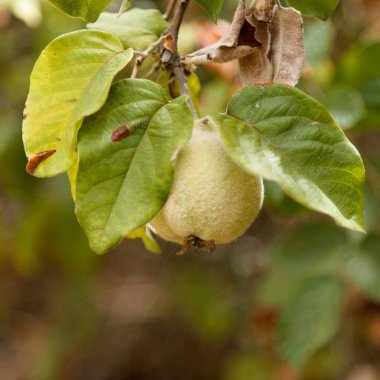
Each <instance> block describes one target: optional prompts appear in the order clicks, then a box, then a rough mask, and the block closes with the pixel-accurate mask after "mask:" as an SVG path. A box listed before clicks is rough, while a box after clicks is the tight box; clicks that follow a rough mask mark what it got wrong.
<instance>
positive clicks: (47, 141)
mask: <svg viewBox="0 0 380 380" xmlns="http://www.w3.org/2000/svg"><path fill="white" fill-rule="evenodd" d="M132 56H133V52H132V50H131V49H129V50H124V48H123V47H122V45H121V42H120V41H119V40H118V39H117V38H115V37H113V36H111V35H109V34H107V33H104V32H101V31H89V30H82V31H78V32H73V33H69V34H66V35H64V36H62V37H59V38H57V39H56V40H54V41H53V42H51V43H50V44H49V45H48V47H47V48H46V49H45V50H44V51H43V52H42V53H41V56H40V57H39V59H38V61H37V63H36V65H35V67H34V69H33V72H32V75H31V81H30V91H29V95H28V99H27V101H26V109H25V115H24V117H25V120H24V123H23V139H24V146H25V151H26V154H27V156H28V157H29V158H30V157H33V156H35V155H37V154H39V153H40V152H45V151H55V153H54V154H53V155H51V156H50V157H48V158H47V159H45V160H44V161H42V162H41V163H40V164H39V165H38V167H37V168H36V170H35V173H34V174H35V175H36V176H38V177H49V176H53V175H55V174H58V173H61V172H63V171H65V170H67V169H69V168H70V166H71V165H72V164H73V162H74V159H75V143H76V134H77V131H78V129H79V127H80V125H81V123H82V121H83V118H84V117H85V116H87V115H91V114H92V113H94V112H96V111H97V110H98V109H99V108H100V107H101V106H102V105H103V104H104V102H105V100H106V98H107V95H108V91H109V88H110V86H111V83H112V80H113V78H114V76H115V75H116V74H117V73H118V72H119V71H120V70H121V69H122V68H123V67H124V66H125V65H126V64H127V63H128V62H129V61H130V60H131V59H132Z"/></svg>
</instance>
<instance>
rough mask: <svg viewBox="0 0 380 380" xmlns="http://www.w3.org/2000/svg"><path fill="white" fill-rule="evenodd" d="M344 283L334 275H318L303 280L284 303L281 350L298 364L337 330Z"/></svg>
mask: <svg viewBox="0 0 380 380" xmlns="http://www.w3.org/2000/svg"><path fill="white" fill-rule="evenodd" d="M344 294H345V288H344V286H343V285H342V284H341V283H339V282H337V281H336V280H334V279H333V278H331V277H318V278H315V279H312V280H310V281H308V282H306V283H305V284H304V287H303V289H301V290H300V291H299V292H298V293H297V294H295V296H294V297H293V298H292V299H291V300H290V301H289V303H288V304H287V305H286V306H285V307H284V309H283V310H282V311H281V314H280V320H279V323H278V330H277V335H278V340H279V351H280V354H281V355H282V357H283V358H284V359H285V360H287V361H288V362H290V363H291V364H292V365H294V366H297V367H303V366H304V365H305V364H306V361H307V360H308V359H309V358H310V357H311V355H313V354H314V353H315V351H316V350H318V349H320V348H322V347H323V346H324V345H325V344H327V343H328V342H329V341H330V340H331V339H332V338H333V337H334V335H335V334H336V332H337V330H338V327H339V321H340V313H341V306H342V301H343V298H344Z"/></svg>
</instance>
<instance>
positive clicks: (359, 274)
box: [345, 235, 380, 302]
mask: <svg viewBox="0 0 380 380" xmlns="http://www.w3.org/2000/svg"><path fill="white" fill-rule="evenodd" d="M379 252H380V236H379V235H369V236H368V237H367V238H366V239H365V240H364V241H363V243H362V245H361V247H360V248H359V249H358V250H357V252H355V253H354V254H353V255H352V257H351V259H350V260H349V261H347V263H346V265H345V273H346V275H347V276H348V277H349V279H350V280H351V281H352V282H353V283H354V284H355V285H356V286H357V287H358V288H359V289H361V290H362V292H363V293H364V294H365V295H366V296H368V297H369V298H371V299H373V300H374V301H375V302H380V254H379Z"/></svg>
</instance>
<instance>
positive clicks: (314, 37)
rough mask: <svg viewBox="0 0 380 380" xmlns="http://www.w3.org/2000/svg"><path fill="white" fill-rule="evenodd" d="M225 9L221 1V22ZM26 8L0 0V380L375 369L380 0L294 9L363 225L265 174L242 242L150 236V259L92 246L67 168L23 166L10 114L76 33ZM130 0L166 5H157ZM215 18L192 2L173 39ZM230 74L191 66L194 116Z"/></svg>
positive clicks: (223, 96) (378, 338) (315, 375)
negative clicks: (42, 58)
mask: <svg viewBox="0 0 380 380" xmlns="http://www.w3.org/2000/svg"><path fill="white" fill-rule="evenodd" d="M18 1H19V3H20V4H21V3H22V1H21V0H18ZM26 3H28V1H26ZM236 3H237V2H236V1H226V2H225V5H224V8H223V9H222V17H224V18H226V19H230V18H231V14H232V12H233V9H234V7H235V5H236ZM295 3H296V1H294V4H295ZM24 4H25V3H24ZM28 4H29V6H30V4H35V6H36V7H37V8H36V9H35V10H34V11H33V12H32V11H30V12H29V13H28V14H29V16H30V15H32V16H33V17H34V18H30V17H29V19H28V14H26V16H25V13H24V14H21V13H20V12H16V11H15V10H14V9H13V13H12V12H10V11H9V10H8V8H4V7H1V6H0V74H1V75H0V128H1V139H0V210H1V211H0V271H1V277H0V321H1V324H0V337H1V340H0V342H1V343H0V373H1V376H0V377H1V378H2V379H5V380H16V379H25V380H60V379H70V380H76V379H95V380H97V379H99V380H111V379H116V380H123V379H164V378H165V379H168V378H169V379H171V378H176V379H192V380H194V379H196V380H198V379H199V380H203V379H222V380H248V379H257V380H261V379H263V380H264V379H265V380H271V379H275V380H298V379H305V380H319V379H320V380H328V379H331V380H340V379H347V380H359V379H360V380H362V379H364V380H370V379H372V378H376V377H375V376H377V377H379V376H380V369H379V362H378V357H379V354H380V306H379V302H380V151H379V147H380V118H379V116H380V104H379V99H380V87H379V84H380V66H379V62H380V48H379V46H380V26H379V22H378V20H379V16H380V4H379V3H378V1H375V0H373V1H371V0H357V1H354V0H345V1H344V2H341V4H340V5H339V6H338V8H337V10H336V11H335V13H334V14H333V17H332V18H331V19H330V20H329V21H326V22H323V21H317V20H314V19H311V18H306V19H305V30H306V44H307V64H306V67H305V70H304V74H303V78H302V81H301V83H300V85H299V87H300V88H302V89H303V90H304V91H306V92H307V93H309V94H310V95H312V96H314V97H315V98H317V99H319V100H320V101H322V102H324V103H325V105H326V106H327V107H328V108H329V109H330V111H331V112H332V114H333V115H334V117H335V118H336V120H337V121H338V123H340V125H341V126H342V127H343V128H345V129H346V132H347V134H348V136H349V138H350V139H351V141H353V143H354V144H355V145H356V146H357V147H358V149H359V151H360V153H361V154H362V156H363V157H364V161H365V166H366V170H367V184H366V226H367V231H368V234H367V235H366V236H365V235H362V234H357V233H353V232H348V231H345V230H342V229H340V228H338V227H336V226H335V225H334V224H333V222H331V221H330V220H329V219H328V218H326V217H324V216H322V215H319V214H317V213H314V212H311V211H308V210H306V209H304V208H303V207H302V206H300V205H298V204H295V203H294V202H293V201H292V200H290V199H289V198H288V197H287V196H286V195H285V194H284V193H283V192H282V191H281V190H280V189H279V188H278V186H277V185H275V184H273V183H271V182H268V183H267V184H266V202H265V203H266V204H265V208H264V210H263V211H262V213H261V216H260V218H259V219H258V220H257V221H256V222H255V224H254V225H253V226H252V227H251V229H250V230H249V231H248V233H247V235H246V236H245V237H243V238H241V239H240V240H238V241H237V242H236V243H233V244H230V245H228V246H224V247H218V249H217V250H216V252H214V253H211V254H210V253H207V252H199V253H198V254H197V253H195V252H189V253H188V254H186V256H184V257H180V258H178V257H176V256H175V254H174V252H175V249H176V247H175V246H173V245H170V244H167V243H164V242H160V244H161V247H162V251H163V253H162V255H154V254H151V253H149V252H147V251H146V250H145V248H144V247H143V245H142V243H141V242H139V241H137V240H133V241H132V240H130V241H127V242H125V243H124V244H123V245H121V246H120V247H119V248H117V249H116V250H114V251H113V252H111V253H110V254H108V255H107V256H102V257H99V256H96V255H95V254H93V253H92V252H90V250H89V248H88V243H87V240H86V238H85V236H84V234H83V232H82V231H81V229H80V228H79V226H78V223H77V221H76V220H75V216H74V212H73V202H72V200H71V196H70V189H69V184H68V181H67V178H66V177H65V176H60V177H57V178H54V179H49V180H44V181H41V180H38V179H36V178H33V177H31V176H28V175H27V174H26V172H25V164H26V159H25V156H24V153H23V148H22V143H21V123H22V110H23V105H24V101H25V98H26V94H27V91H28V78H29V75H30V72H31V70H32V67H33V63H34V62H35V60H36V58H37V56H38V55H39V54H40V51H41V50H42V49H43V47H44V46H45V45H46V44H47V43H48V42H50V41H51V40H52V39H54V38H55V37H56V36H58V35H60V34H62V33H65V32H68V31H72V30H77V29H80V28H82V27H83V23H82V22H81V21H78V20H77V19H73V18H70V17H66V16H64V15H63V14H62V13H61V12H59V11H58V10H56V9H55V8H54V7H52V6H51V5H49V4H48V3H47V2H45V1H41V2H37V1H33V2H32V1H30V2H29V3H28ZM119 5H120V2H119V3H118V2H116V1H115V2H113V3H112V5H111V7H112V8H111V10H113V11H118V9H119ZM134 5H137V6H141V7H144V8H151V7H153V6H155V5H157V6H158V7H159V9H161V10H163V9H164V6H165V2H164V1H157V2H151V1H148V0H146V1H144V0H136V1H135V2H134ZM39 6H41V16H42V17H41V18H40V21H39V18H38V17H37V16H38V9H39V8H38V7H39ZM35 12H37V13H35ZM36 14H37V16H36ZM19 18H21V19H23V21H22V20H20V19H19ZM25 22H26V23H25ZM221 25H222V24H221V23H219V24H218V27H221ZM214 28H215V26H214V25H213V24H212V22H210V20H209V19H207V16H206V15H205V14H204V13H203V10H202V8H201V7H200V6H199V5H197V4H193V5H192V7H191V8H190V9H189V15H188V22H187V24H185V25H184V30H183V34H182V37H181V39H182V40H183V41H182V42H181V44H182V45H181V46H183V49H189V50H191V49H193V48H196V47H199V46H200V45H202V44H204V43H207V41H206V40H207V38H206V37H210V35H211V38H215V36H214V35H215V29H214ZM207 33H209V34H207ZM212 36H214V37H212ZM235 74H236V67H235V66H234V65H233V64H232V65H228V66H224V68H222V67H221V66H212V67H208V68H207V67H206V68H200V69H199V71H198V75H199V78H200V79H201V82H202V86H203V87H202V88H201V90H200V100H199V110H200V112H201V113H202V114H204V113H208V112H215V111H221V110H223V109H224V107H225V105H226V104H227V102H228V100H229V99H230V97H231V95H232V94H233V93H234V92H235V91H236V90H237V89H238V88H239V83H238V81H237V80H236V75H235ZM363 364H365V367H363ZM363 374H364V375H363ZM368 374H369V375H368ZM371 374H372V377H369V376H371ZM360 376H362V377H360ZM364 376H367V377H364Z"/></svg>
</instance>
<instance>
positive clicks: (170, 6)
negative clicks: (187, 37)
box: [164, 0, 177, 20]
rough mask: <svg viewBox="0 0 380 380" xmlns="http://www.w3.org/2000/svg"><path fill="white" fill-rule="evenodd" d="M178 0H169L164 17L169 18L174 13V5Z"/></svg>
mask: <svg viewBox="0 0 380 380" xmlns="http://www.w3.org/2000/svg"><path fill="white" fill-rule="evenodd" d="M176 2H177V0H169V3H168V5H167V7H166V10H165V13H164V19H165V20H169V19H170V16H171V15H172V13H173V9H174V6H175V5H176Z"/></svg>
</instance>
